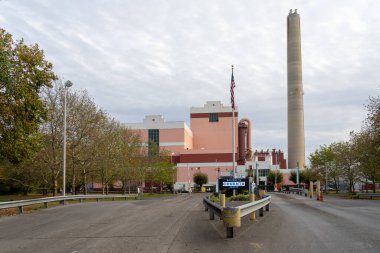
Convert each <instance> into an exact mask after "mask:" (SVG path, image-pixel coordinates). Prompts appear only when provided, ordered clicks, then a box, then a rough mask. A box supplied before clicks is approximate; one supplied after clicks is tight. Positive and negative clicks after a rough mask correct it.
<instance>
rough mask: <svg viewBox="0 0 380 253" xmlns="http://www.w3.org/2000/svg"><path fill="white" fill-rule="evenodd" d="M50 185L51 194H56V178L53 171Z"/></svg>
mask: <svg viewBox="0 0 380 253" xmlns="http://www.w3.org/2000/svg"><path fill="white" fill-rule="evenodd" d="M52 185H53V189H52V190H53V196H56V195H57V179H56V178H55V173H53V176H52Z"/></svg>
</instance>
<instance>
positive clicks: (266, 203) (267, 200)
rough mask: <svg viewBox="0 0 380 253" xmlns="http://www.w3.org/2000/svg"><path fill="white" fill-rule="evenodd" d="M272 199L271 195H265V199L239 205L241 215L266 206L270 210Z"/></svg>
mask: <svg viewBox="0 0 380 253" xmlns="http://www.w3.org/2000/svg"><path fill="white" fill-rule="evenodd" d="M270 200H271V196H265V198H263V199H260V200H257V201H255V202H251V203H248V204H245V205H241V206H239V207H238V208H240V217H244V216H246V215H248V214H251V213H252V212H256V211H257V210H260V209H262V208H264V207H265V208H266V211H269V204H270Z"/></svg>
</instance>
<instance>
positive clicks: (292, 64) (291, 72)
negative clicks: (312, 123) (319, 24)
mask: <svg viewBox="0 0 380 253" xmlns="http://www.w3.org/2000/svg"><path fill="white" fill-rule="evenodd" d="M300 31H301V29H300V15H299V14H298V13H297V9H295V11H294V12H292V10H290V12H289V15H288V168H289V169H295V168H296V167H297V163H299V166H300V168H301V169H302V168H304V166H305V134H304V114H303V84H302V59H301V32H300Z"/></svg>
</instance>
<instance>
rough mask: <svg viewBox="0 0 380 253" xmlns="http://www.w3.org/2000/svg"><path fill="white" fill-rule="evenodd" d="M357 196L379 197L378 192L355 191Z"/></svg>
mask: <svg viewBox="0 0 380 253" xmlns="http://www.w3.org/2000/svg"><path fill="white" fill-rule="evenodd" d="M356 197H357V198H360V197H367V198H371V199H372V198H375V197H380V193H357V194H356Z"/></svg>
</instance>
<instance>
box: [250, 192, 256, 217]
mask: <svg viewBox="0 0 380 253" xmlns="http://www.w3.org/2000/svg"><path fill="white" fill-rule="evenodd" d="M249 202H255V194H254V193H251V194H249ZM249 219H250V220H255V219H256V212H252V213H251V214H250V216H249Z"/></svg>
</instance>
